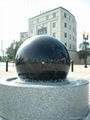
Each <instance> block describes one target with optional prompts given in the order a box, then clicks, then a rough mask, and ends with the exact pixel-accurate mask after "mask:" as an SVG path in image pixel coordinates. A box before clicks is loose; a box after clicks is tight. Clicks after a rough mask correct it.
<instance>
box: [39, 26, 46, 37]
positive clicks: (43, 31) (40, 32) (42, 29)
mask: <svg viewBox="0 0 90 120" xmlns="http://www.w3.org/2000/svg"><path fill="white" fill-rule="evenodd" d="M37 34H38V35H40V34H47V27H41V28H40V29H38V31H37Z"/></svg>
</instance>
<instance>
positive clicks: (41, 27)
mask: <svg viewBox="0 0 90 120" xmlns="http://www.w3.org/2000/svg"><path fill="white" fill-rule="evenodd" d="M40 34H48V35H51V36H54V37H56V38H57V39H59V40H61V41H62V42H63V43H64V45H65V46H66V47H67V49H68V50H69V51H76V50H77V47H76V46H77V29H76V19H75V17H74V16H73V15H72V14H71V13H70V12H69V11H68V10H66V9H64V8H62V7H58V8H55V9H53V10H50V11H47V12H45V13H42V14H40V15H37V16H35V17H32V18H30V19H29V37H32V36H34V35H40Z"/></svg>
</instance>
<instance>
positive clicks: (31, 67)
mask: <svg viewBox="0 0 90 120" xmlns="http://www.w3.org/2000/svg"><path fill="white" fill-rule="evenodd" d="M15 63H16V70H17V73H18V76H19V78H20V79H21V80H28V81H39V80H40V81H61V79H65V78H66V76H67V74H68V71H69V68H70V57H69V53H68V51H67V49H66V48H65V46H64V45H63V44H62V43H61V42H60V41H59V40H57V39H56V38H54V37H51V36H47V35H39V36H35V37H32V38H29V39H28V40H26V41H25V42H24V43H23V44H22V45H21V46H20V48H19V49H18V51H17V54H16V60H15Z"/></svg>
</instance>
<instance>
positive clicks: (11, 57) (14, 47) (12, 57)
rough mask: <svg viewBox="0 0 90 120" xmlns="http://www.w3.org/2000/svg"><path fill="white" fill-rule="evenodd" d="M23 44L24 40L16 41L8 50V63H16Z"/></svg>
mask: <svg viewBox="0 0 90 120" xmlns="http://www.w3.org/2000/svg"><path fill="white" fill-rule="evenodd" d="M22 43H23V41H22V40H20V41H15V40H14V41H13V42H12V43H11V45H10V46H9V47H8V48H7V49H6V55H7V60H8V61H13V62H14V60H15V55H16V53H17V50H18V48H19V47H20V45H21V44H22Z"/></svg>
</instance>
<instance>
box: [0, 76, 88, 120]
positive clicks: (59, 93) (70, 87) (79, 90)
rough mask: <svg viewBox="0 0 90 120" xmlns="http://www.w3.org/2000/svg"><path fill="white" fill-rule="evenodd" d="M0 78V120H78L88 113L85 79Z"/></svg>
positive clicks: (86, 83)
mask: <svg viewBox="0 0 90 120" xmlns="http://www.w3.org/2000/svg"><path fill="white" fill-rule="evenodd" d="M17 79H18V78H10V79H2V80H0V116H1V117H2V118H3V120H5V119H8V120H60V119H61V120H67V119H68V120H77V119H82V118H85V117H86V116H87V115H88V113H89V107H88V86H89V83H88V81H86V80H76V81H69V82H66V84H65V81H64V82H56V83H55V82H54V83H53V82H25V83H24V84H23V83H19V82H18V80H17Z"/></svg>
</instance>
